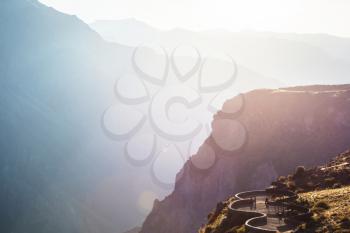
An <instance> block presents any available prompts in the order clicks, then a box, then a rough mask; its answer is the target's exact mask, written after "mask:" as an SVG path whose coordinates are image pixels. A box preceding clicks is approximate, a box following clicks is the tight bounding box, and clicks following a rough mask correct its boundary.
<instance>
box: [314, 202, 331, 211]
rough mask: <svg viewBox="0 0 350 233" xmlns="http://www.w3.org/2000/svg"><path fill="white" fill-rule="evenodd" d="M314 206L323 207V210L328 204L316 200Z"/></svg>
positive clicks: (326, 208)
mask: <svg viewBox="0 0 350 233" xmlns="http://www.w3.org/2000/svg"><path fill="white" fill-rule="evenodd" d="M314 207H316V208H320V209H325V210H328V209H329V205H328V204H327V203H326V202H324V201H320V202H317V203H316V204H315V206H314Z"/></svg>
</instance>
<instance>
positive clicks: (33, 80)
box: [0, 0, 151, 233]
mask: <svg viewBox="0 0 350 233" xmlns="http://www.w3.org/2000/svg"><path fill="white" fill-rule="evenodd" d="M0 31H1V38H0V61H1V62H0V106H1V110H0V111H1V112H0V128H1V132H0V153H1V158H0V174H1V175H0V183H1V187H0V201H1V202H0V203H1V206H2V208H1V210H0V216H1V221H0V229H1V232H14V233H16V232H24V231H25V232H35V233H40V232H69V233H73V232H122V231H124V230H126V229H128V228H130V227H132V226H135V222H141V221H142V220H143V218H144V215H143V214H140V213H139V211H138V208H139V207H138V206H137V204H135V199H136V197H134V195H131V194H130V193H134V192H136V191H134V189H133V187H131V186H130V184H129V183H127V182H125V177H129V178H130V179H131V180H132V179H137V178H138V177H142V175H141V174H140V173H141V172H137V169H133V168H130V166H128V163H126V162H125V159H124V157H123V156H121V155H120V154H118V153H119V151H121V149H118V146H119V145H118V144H116V143H115V142H113V141H110V140H109V139H108V138H106V137H105V135H104V134H103V131H102V130H101V127H100V121H101V115H102V113H103V112H104V111H105V109H106V108H107V107H108V106H110V105H111V104H113V103H114V101H115V96H114V94H113V86H114V83H115V79H116V77H118V76H120V75H121V74H123V73H124V70H125V67H126V65H127V64H128V63H129V59H128V57H130V55H131V52H132V50H131V49H130V48H128V47H125V46H122V45H118V44H115V43H108V42H106V41H104V40H103V39H102V38H101V37H100V36H99V35H98V34H97V33H96V32H94V31H93V30H91V29H90V27H89V26H88V25H86V24H85V23H83V22H82V21H81V20H79V19H78V18H77V17H76V16H71V15H66V14H63V13H60V12H58V11H56V10H54V9H52V8H49V7H46V6H45V5H42V4H41V3H39V2H38V1H35V0H28V1H27V0H3V1H1V2H0ZM106 90H110V91H106ZM119 148H120V147H119ZM149 183H151V182H149ZM145 185H146V184H145ZM143 188H144V187H142V186H141V187H139V189H143ZM121 190H124V191H121ZM135 195H136V194H135ZM126 206H127V208H126Z"/></svg>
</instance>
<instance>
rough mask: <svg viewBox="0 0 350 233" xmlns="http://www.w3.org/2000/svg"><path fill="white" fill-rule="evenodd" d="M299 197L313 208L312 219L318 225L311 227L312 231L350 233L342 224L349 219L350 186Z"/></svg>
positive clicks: (304, 194) (303, 194)
mask: <svg viewBox="0 0 350 233" xmlns="http://www.w3.org/2000/svg"><path fill="white" fill-rule="evenodd" d="M299 195H300V197H301V198H302V199H304V200H307V201H308V203H309V204H310V206H312V207H313V212H314V216H313V219H314V220H315V222H316V223H318V224H315V225H312V226H311V228H312V231H314V232H350V228H347V225H346V224H344V221H347V220H348V219H349V218H350V186H347V187H343V188H338V189H325V190H321V191H313V192H308V193H302V194H299ZM324 206H326V207H327V208H325V207H324ZM320 207H321V208H320Z"/></svg>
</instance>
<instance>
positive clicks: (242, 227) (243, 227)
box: [236, 225, 246, 233]
mask: <svg viewBox="0 0 350 233" xmlns="http://www.w3.org/2000/svg"><path fill="white" fill-rule="evenodd" d="M236 232H237V233H245V232H246V229H245V226H244V225H243V226H241V227H240V228H238V229H237V230H236Z"/></svg>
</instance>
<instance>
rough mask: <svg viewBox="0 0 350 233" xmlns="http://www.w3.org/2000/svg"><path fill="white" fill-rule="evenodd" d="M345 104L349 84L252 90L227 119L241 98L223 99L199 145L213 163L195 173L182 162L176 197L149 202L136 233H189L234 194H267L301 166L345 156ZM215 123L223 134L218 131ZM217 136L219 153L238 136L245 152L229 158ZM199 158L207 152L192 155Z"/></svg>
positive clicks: (349, 112)
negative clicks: (241, 128) (233, 125)
mask: <svg viewBox="0 0 350 233" xmlns="http://www.w3.org/2000/svg"><path fill="white" fill-rule="evenodd" d="M349 97H350V90H349V86H348V85H343V86H308V87H295V88H287V89H276V90H257V91H252V92H249V93H247V94H245V95H244V97H243V103H244V104H243V106H244V107H242V108H241V110H240V111H239V112H238V113H237V112H236V114H233V115H232V114H228V113H227V112H230V111H229V110H230V109H231V110H232V109H235V108H237V105H238V103H242V102H241V101H242V97H236V98H234V99H232V100H229V101H228V102H227V103H226V104H225V105H224V109H223V110H222V111H221V112H219V113H218V114H217V115H216V116H215V118H214V121H213V124H212V125H213V132H212V135H211V136H210V137H209V138H208V139H207V140H206V142H205V145H206V146H210V147H211V148H213V150H214V152H215V156H216V162H215V164H214V165H213V166H212V167H210V168H209V169H207V170H201V169H198V168H196V166H193V164H192V161H188V162H187V163H186V164H185V166H184V167H183V170H182V172H181V175H182V176H181V178H179V179H178V180H177V183H176V185H175V190H174V192H173V193H172V194H171V195H169V196H168V197H166V198H165V199H164V200H162V201H155V204H154V207H153V210H152V212H151V213H150V215H149V216H148V217H147V219H146V221H145V222H144V224H143V227H142V231H141V233H163V232H168V233H188V232H195V231H197V230H198V228H199V227H200V226H201V224H203V223H205V222H206V217H207V216H206V215H207V213H209V212H210V210H211V209H213V208H214V207H215V206H214V205H215V203H217V202H220V201H221V200H225V199H226V198H228V197H229V196H231V195H232V194H233V193H237V192H240V191H244V190H255V189H262V188H266V187H267V186H269V185H270V183H271V182H272V181H274V180H276V179H277V177H279V176H282V175H285V176H286V175H288V174H290V173H292V172H293V171H294V169H295V167H296V166H298V165H300V164H303V165H305V166H306V167H312V166H317V165H321V164H324V163H326V162H327V161H329V159H330V158H332V157H333V156H334V154H338V153H340V152H342V151H344V150H346V149H347V148H348V147H349V140H350V131H349V130H348V129H349V127H350V124H349V122H348V119H350V110H349V109H350V108H348V106H349V104H350V103H349V101H348V99H349ZM225 108H226V109H225ZM233 119H234V120H236V121H239V122H241V123H242V124H243V125H244V128H245V132H246V134H245V133H242V131H236V130H237V128H233V129H230V127H228V126H229V125H230V123H229V122H230V120H233ZM221 121H223V122H226V124H225V127H219V126H220V124H219V122H221ZM243 132H244V131H243ZM220 135H222V137H223V138H226V139H227V140H224V141H225V143H228V144H224V146H225V145H230V144H231V143H233V144H235V143H238V142H240V141H241V140H242V138H241V137H244V138H245V139H246V140H244V142H245V143H244V145H243V148H240V149H239V150H234V151H227V150H223V149H222V147H221V146H218V144H217V140H216V138H217V137H218V136H220ZM227 135H230V137H227ZM219 142H220V141H219ZM266 145H268V146H266ZM205 156H207V154H206V150H205V149H202V150H199V152H198V153H197V154H196V155H195V157H196V158H197V159H198V158H199V159H200V158H201V157H202V158H203V159H205V158H206V157H205Z"/></svg>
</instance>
